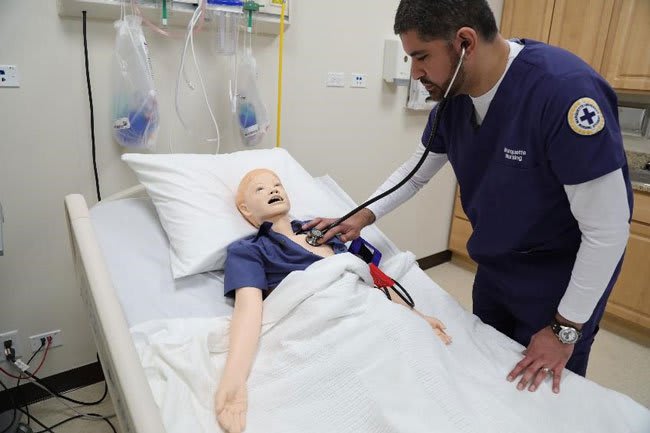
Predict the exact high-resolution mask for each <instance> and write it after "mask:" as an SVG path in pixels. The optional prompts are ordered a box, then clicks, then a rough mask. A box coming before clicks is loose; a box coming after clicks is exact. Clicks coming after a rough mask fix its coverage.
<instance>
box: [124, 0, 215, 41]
mask: <svg viewBox="0 0 650 433" xmlns="http://www.w3.org/2000/svg"><path fill="white" fill-rule="evenodd" d="M127 1H129V0H123V2H127ZM130 2H131V11H132V13H134V15H139V16H140V17H141V18H142V22H143V23H144V24H145V25H146V26H147V27H149V28H150V29H152V30H153V31H155V32H157V33H160V34H161V35H163V36H167V37H170V38H181V37H183V36H184V35H183V34H181V33H176V32H170V31H168V30H163V29H161V28H160V27H158V26H157V25H155V24H154V23H152V22H151V21H149V20H148V19H147V17H145V16H144V15H143V14H142V11H141V10H140V8H139V7H138V6H137V5H136V4H135V0H130ZM198 7H200V8H201V9H202V10H203V13H202V14H201V18H200V20H199V22H198V26H196V28H194V30H193V31H195V32H199V31H201V29H202V28H203V24H204V23H205V16H206V6H205V2H203V3H201V5H200V6H198Z"/></svg>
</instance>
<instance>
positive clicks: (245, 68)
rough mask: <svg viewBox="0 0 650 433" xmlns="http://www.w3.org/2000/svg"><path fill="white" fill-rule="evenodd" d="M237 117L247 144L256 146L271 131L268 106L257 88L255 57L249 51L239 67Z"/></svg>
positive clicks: (242, 137)
mask: <svg viewBox="0 0 650 433" xmlns="http://www.w3.org/2000/svg"><path fill="white" fill-rule="evenodd" d="M237 70H238V74H237V93H236V94H237V99H236V104H237V110H236V119H237V123H238V126H239V135H240V137H241V139H242V142H243V143H244V144H245V145H247V146H255V145H256V144H258V143H259V142H260V141H262V138H264V135H266V133H267V132H268V131H269V128H270V122H269V116H268V114H267V112H266V107H265V106H264V103H263V102H262V98H261V97H260V94H259V91H258V89H257V82H256V81H257V80H256V71H255V58H254V57H253V56H252V55H251V54H250V53H247V54H246V55H244V57H243V58H242V60H241V62H240V63H239V66H238V68H237Z"/></svg>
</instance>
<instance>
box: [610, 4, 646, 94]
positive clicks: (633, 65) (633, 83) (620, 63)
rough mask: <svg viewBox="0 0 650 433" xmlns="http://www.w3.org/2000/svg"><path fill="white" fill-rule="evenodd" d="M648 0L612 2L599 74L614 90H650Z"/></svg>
mask: <svg viewBox="0 0 650 433" xmlns="http://www.w3.org/2000/svg"><path fill="white" fill-rule="evenodd" d="M649 40H650V1H648V0H619V1H617V2H616V4H615V8H614V12H613V14H612V23H611V24H610V29H609V33H608V39H607V46H606V48H605V53H606V55H605V59H604V62H603V67H602V68H601V74H602V75H603V76H604V77H605V78H606V79H607V81H609V83H610V84H611V85H612V87H614V88H615V89H617V90H622V91H626V92H634V91H637V90H642V91H646V92H650V47H649V46H648V41H649Z"/></svg>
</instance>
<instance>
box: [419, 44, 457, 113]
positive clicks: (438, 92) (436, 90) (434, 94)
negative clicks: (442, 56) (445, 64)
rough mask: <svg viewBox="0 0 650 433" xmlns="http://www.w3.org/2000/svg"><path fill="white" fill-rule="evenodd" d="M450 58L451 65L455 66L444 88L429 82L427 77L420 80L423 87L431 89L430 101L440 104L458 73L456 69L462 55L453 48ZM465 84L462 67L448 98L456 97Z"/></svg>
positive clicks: (429, 90)
mask: <svg viewBox="0 0 650 433" xmlns="http://www.w3.org/2000/svg"><path fill="white" fill-rule="evenodd" d="M449 58H450V59H451V60H452V62H451V64H452V65H453V66H452V69H451V73H450V75H449V78H447V80H445V82H444V83H443V85H442V86H438V85H437V84H436V83H433V82H431V81H429V80H428V79H426V78H425V77H422V78H420V83H422V85H424V86H429V88H427V91H428V92H429V98H427V99H428V100H433V101H436V102H440V101H442V98H443V97H444V96H445V92H446V91H447V88H448V87H449V84H450V83H451V79H452V78H453V76H454V72H456V67H457V66H458V61H459V60H460V55H459V54H458V53H456V52H455V51H453V48H451V49H450V53H449ZM464 82H465V67H464V65H461V66H460V69H459V70H458V75H457V76H456V80H455V81H454V85H453V86H452V87H451V89H450V90H449V95H448V96H454V95H456V94H457V93H458V90H459V89H460V87H461V86H462V85H463V83H464Z"/></svg>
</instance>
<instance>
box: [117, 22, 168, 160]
mask: <svg viewBox="0 0 650 433" xmlns="http://www.w3.org/2000/svg"><path fill="white" fill-rule="evenodd" d="M141 22H142V18H140V17H139V16H135V15H127V16H126V17H124V19H122V20H119V21H116V22H115V24H114V26H115V30H116V31H117V35H116V38H115V55H114V59H113V65H114V70H113V117H112V126H113V137H114V138H115V140H116V141H117V142H118V143H119V144H120V145H122V146H124V147H129V148H136V149H150V148H151V147H153V146H154V145H155V144H156V136H157V134H158V126H159V114H158V99H157V95H156V89H155V88H154V83H153V70H152V68H151V60H150V59H149V51H148V49H147V41H146V40H145V38H144V33H142V25H141Z"/></svg>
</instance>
